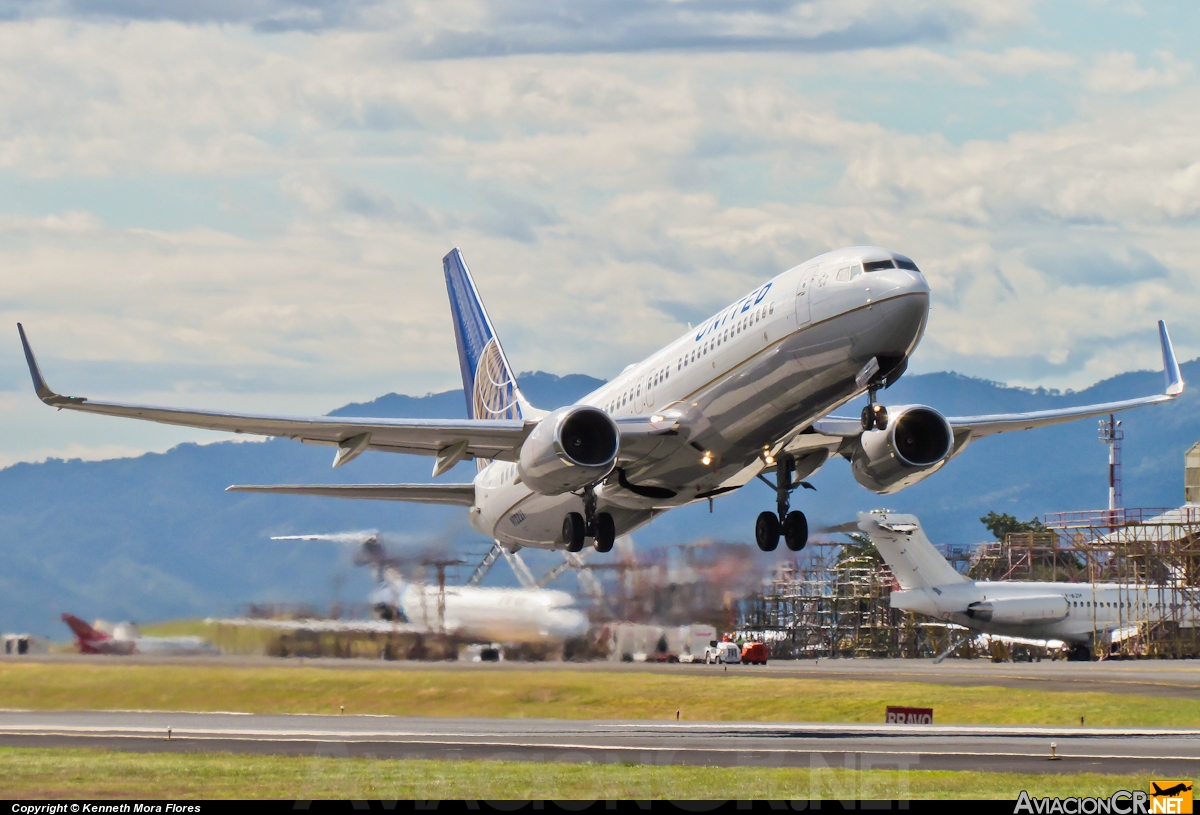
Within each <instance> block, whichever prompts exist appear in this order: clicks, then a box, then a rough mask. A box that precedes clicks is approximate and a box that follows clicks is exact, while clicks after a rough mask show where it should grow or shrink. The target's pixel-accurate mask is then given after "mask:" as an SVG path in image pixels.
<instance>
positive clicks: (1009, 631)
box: [858, 510, 1200, 657]
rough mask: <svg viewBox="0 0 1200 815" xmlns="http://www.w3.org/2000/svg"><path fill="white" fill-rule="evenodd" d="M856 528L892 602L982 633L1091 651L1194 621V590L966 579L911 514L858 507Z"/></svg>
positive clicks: (1078, 652)
mask: <svg viewBox="0 0 1200 815" xmlns="http://www.w3.org/2000/svg"><path fill="white" fill-rule="evenodd" d="M858 519H859V524H858V528H859V529H861V530H862V531H863V532H864V533H866V535H867V536H868V537H869V538H870V539H871V542H872V543H874V544H875V548H876V549H878V550H879V554H880V555H881V556H882V557H883V560H884V562H885V563H887V565H888V568H890V569H891V570H892V574H893V575H894V576H895V578H896V581H897V582H898V583H899V584H900V588H901V591H894V592H892V596H891V605H892V608H898V609H903V610H904V611H914V612H916V613H918V614H925V615H927V616H930V617H935V618H937V619H939V620H946V621H948V622H953V623H956V624H958V625H961V626H964V627H966V628H969V629H970V630H972V631H977V632H980V633H984V634H996V635H1000V636H1006V637H1016V638H1021V639H1036V640H1048V639H1056V640H1062V641H1063V642H1068V643H1071V644H1073V645H1074V646H1075V649H1074V651H1075V654H1074V655H1075V656H1076V657H1084V656H1085V655H1087V656H1090V654H1091V651H1092V647H1093V645H1094V644H1095V640H1096V638H1097V637H1099V638H1100V639H1101V640H1103V639H1104V638H1105V637H1106V636H1107V637H1111V636H1112V635H1113V633H1114V632H1117V631H1122V630H1127V629H1130V628H1135V627H1137V626H1139V625H1144V624H1147V623H1154V622H1159V621H1162V620H1174V621H1176V622H1181V623H1182V624H1183V625H1190V626H1195V625H1200V591H1197V590H1196V589H1191V588H1183V587H1172V586H1158V585H1147V584H1141V585H1134V584H1125V583H1043V582H1034V581H1019V580H996V581H984V580H971V579H969V578H967V577H965V576H964V575H962V574H960V573H959V572H957V571H956V570H955V569H954V567H953V566H951V565H950V564H949V563H948V562H947V561H946V559H945V558H944V557H942V555H941V554H940V553H939V552H938V550H937V549H936V548H934V546H933V544H932V543H930V542H929V538H927V537H925V532H924V531H923V530H922V529H921V523H920V521H918V520H917V518H916V516H914V515H901V514H899V513H895V512H891V511H888V510H875V511H874V512H861V513H859V515H858Z"/></svg>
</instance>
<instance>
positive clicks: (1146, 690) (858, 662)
mask: <svg viewBox="0 0 1200 815" xmlns="http://www.w3.org/2000/svg"><path fill="white" fill-rule="evenodd" d="M9 660H12V661H17V660H20V661H37V662H49V663H55V664H63V665H69V664H89V665H94V664H109V665H139V664H140V665H148V664H153V665H163V664H179V665H212V666H221V665H228V666H231V667H275V668H287V667H298V666H305V667H316V668H326V669H329V670H343V671H354V670H383V671H430V670H435V671H446V670H450V671H524V672H531V673H536V672H539V671H599V672H614V671H616V672H635V673H636V672H646V673H661V674H676V675H702V674H725V675H730V676H742V675H750V676H764V677H774V678H780V679H830V680H838V681H844V682H851V683H852V682H862V681H880V682H925V683H931V684H935V685H957V686H964V687H965V686H990V687H1002V688H1022V689H1035V690H1047V691H1091V692H1099V693H1132V694H1138V695H1142V696H1161V697H1169V698H1178V699H1197V700H1200V660H1129V661H1106V662H1090V663H1089V662H1062V661H1058V662H1052V661H1044V662H1022V663H992V662H989V661H987V660H981V659H976V660H947V661H946V662H943V663H942V664H941V665H934V664H933V661H932V660H921V659H854V660H848V659H832V660H824V659H823V660H819V661H812V660H788V661H784V660H779V661H773V662H771V663H770V664H769V665H766V666H757V665H754V666H751V665H732V666H729V670H728V671H725V670H724V666H711V665H703V664H694V665H679V664H653V663H621V662H605V661H599V662H507V663H499V664H497V663H471V662H400V661H397V662H389V661H384V660H362V659H276V658H271V657H241V656H216V657H181V656H165V655H164V656H155V655H137V656H128V657H98V656H81V655H79V654H49V655H46V654H41V655H36V656H24V657H4V656H0V662H6V661H9Z"/></svg>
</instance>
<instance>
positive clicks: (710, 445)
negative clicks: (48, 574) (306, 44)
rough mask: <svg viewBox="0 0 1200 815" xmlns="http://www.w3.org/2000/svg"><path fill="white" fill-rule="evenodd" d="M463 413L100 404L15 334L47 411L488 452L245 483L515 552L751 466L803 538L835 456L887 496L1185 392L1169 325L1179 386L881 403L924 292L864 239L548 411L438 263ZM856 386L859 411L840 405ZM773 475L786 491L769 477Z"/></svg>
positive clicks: (621, 520)
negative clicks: (1105, 393) (469, 529)
mask: <svg viewBox="0 0 1200 815" xmlns="http://www.w3.org/2000/svg"><path fill="white" fill-rule="evenodd" d="M443 267H444V271H445V276H446V286H447V288H448V290H449V294H450V309H451V312H452V314H453V321H454V331H455V336H456V338H457V340H458V353H459V363H460V366H461V368H462V378H463V389H464V391H465V394H466V399H467V417H468V418H467V419H465V420H434V419H353V418H340V417H327V416H320V417H312V418H289V417H283V416H254V415H241V414H234V413H222V412H216V411H201V410H188V409H182V408H164V407H148V406H140V405H126V404H116V403H111V402H97V401H92V400H91V399H86V398H83V397H78V396H62V395H59V394H58V393H55V392H54V391H52V390H51V389H50V388H49V386H47V384H46V381H45V379H44V378H43V377H42V375H41V372H40V371H39V370H38V367H37V363H36V361H35V360H34V356H33V352H32V351H31V350H30V347H29V343H28V341H27V340H26V338H25V332H24V329H22V328H20V325H18V329H20V333H21V341H22V343H23V345H24V348H25V356H26V359H27V360H28V363H29V369H30V373H31V374H32V376H33V382H34V387H35V389H36V391H37V394H38V396H39V397H41V399H42V401H43V402H45V403H46V404H48V405H50V406H51V407H55V408H65V409H68V410H81V411H87V412H91V413H103V414H107V415H111V416H124V417H129V418H135V419H144V420H147V421H154V422H162V423H165V424H175V425H184V426H187V427H200V428H207V429H210V430H223V431H229V432H233V433H247V434H254V435H262V436H284V437H287V438H291V439H297V440H299V441H302V442H307V443H309V444H326V445H333V446H336V447H337V452H336V454H335V456H334V460H333V466H335V467H338V466H341V465H343V464H346V463H347V462H349V461H351V460H352V459H354V458H355V457H356V456H358V455H359V454H361V453H362V452H364V451H366V450H382V451H387V452H393V453H412V454H418V455H428V456H434V457H436V461H435V463H434V466H433V475H434V477H435V478H436V477H437V476H439V475H442V474H443V473H445V472H446V471H448V470H450V469H451V468H452V467H453V466H454V465H455V464H457V463H459V462H460V461H462V460H463V459H470V458H473V459H476V460H477V462H478V464H479V472H478V475H476V476H475V479H474V481H473V483H470V484H363V485H348V486H347V485H335V486H319V485H279V486H235V487H230V488H229V489H231V490H235V491H240V492H274V493H289V494H294V495H325V496H337V497H343V498H373V499H383V500H392V501H415V502H424V503H435V504H458V505H461V506H464V507H468V508H469V513H470V521H471V524H472V526H474V527H475V529H477V530H479V531H480V532H482V533H483V534H484V535H487V536H489V537H492V538H494V539H495V540H496V541H498V542H499V543H500V544H501V545H503V546H505V547H507V548H510V549H512V548H516V547H521V546H535V547H541V548H546V549H553V548H558V547H566V548H567V549H568V550H569V551H573V552H577V551H579V550H580V549H582V547H583V545H584V542H585V539H587V538H590V539H592V540H593V542H594V545H595V547H596V549H597V550H599V551H601V552H607V551H609V550H610V549H611V548H612V545H613V541H614V539H615V537H616V536H617V535H621V534H627V533H629V532H631V531H633V530H634V529H637V528H638V527H640V526H642V525H643V524H646V523H648V522H649V521H650V520H652V519H653V518H654V517H655V516H657V515H659V514H661V513H663V512H666V511H667V510H669V509H672V508H674V507H678V506H683V505H684V504H689V503H692V502H695V501H704V500H708V499H711V498H714V497H716V496H719V495H722V494H724V493H727V492H731V491H732V490H736V489H738V488H739V487H742V486H744V485H745V484H747V483H749V482H750V481H752V480H754V479H755V478H756V477H759V478H762V480H763V481H766V482H767V483H768V484H769V485H770V486H771V488H772V489H774V490H775V493H776V500H775V511H773V512H770V511H768V512H763V513H762V514H760V515H759V516H758V521H757V523H756V527H755V538H756V540H757V542H758V545H759V546H760V547H761V548H762V549H764V550H766V551H770V550H773V549H774V548H775V547H776V546H777V545H778V543H779V538H780V535H781V533H782V535H783V538H784V540H785V541H786V543H787V545H788V547H789V548H791V549H793V550H799V549H801V548H803V546H804V544H805V542H806V541H807V540H808V522H807V520H806V518H805V516H804V514H803V513H802V512H799V511H792V510H791V507H790V495H791V493H792V491H794V490H795V489H797V488H798V487H800V486H808V485H807V482H805V481H804V479H805V478H807V477H809V476H810V475H812V474H813V473H814V472H816V471H817V470H818V469H819V468H820V467H821V466H822V465H823V464H824V463H825V461H826V460H827V459H828V458H830V456H832V455H834V454H837V455H841V456H843V457H844V458H846V459H847V460H848V461H849V462H850V465H851V468H852V470H853V473H854V477H855V478H856V479H857V480H858V482H859V483H860V484H862V485H863V486H864V487H866V488H868V489H870V490H873V491H874V492H877V493H881V494H886V493H891V492H895V491H897V490H900V489H903V488H904V487H907V486H909V485H910V484H914V483H916V482H917V481H920V480H921V479H923V478H926V477H928V476H930V475H932V474H933V473H935V472H936V471H937V470H939V469H940V468H941V467H942V466H944V465H945V464H946V462H948V461H949V460H950V459H951V458H953V457H954V456H956V455H958V454H959V453H961V452H962V451H963V449H964V448H966V446H967V445H968V444H969V443H970V442H971V441H972V440H974V439H978V438H980V437H983V436H990V435H992V434H995V433H1003V432H1005V431H1008V430H1026V429H1029V428H1033V427H1038V426H1041V425H1049V424H1057V423H1059V422H1066V421H1071V420H1073V419H1080V418H1085V417H1089V416H1099V415H1103V414H1108V413H1112V412H1114V411H1119V410H1125V409H1127V408H1133V407H1139V406H1141V405H1152V404H1156V403H1159V402H1164V401H1167V400H1169V399H1172V398H1174V397H1176V396H1178V395H1179V394H1180V393H1182V392H1183V379H1182V377H1181V375H1180V372H1179V366H1178V364H1177V363H1176V361H1175V354H1174V351H1173V350H1172V348H1171V343H1170V339H1169V337H1168V335H1167V329H1166V326H1165V325H1164V324H1163V323H1162V322H1159V335H1160V340H1161V344H1162V356H1163V366H1164V369H1165V373H1166V391H1165V392H1164V393H1163V394H1160V395H1156V396H1149V397H1143V398H1138V399H1129V400H1125V401H1121V402H1114V403H1110V404H1103V405H1091V406H1085V407H1077V408H1069V409H1065V410H1051V411H1040V412H1036V413H1016V414H1001V415H992V416H964V417H951V418H947V417H945V416H943V415H942V414H941V413H939V412H938V411H937V410H935V409H934V408H931V407H926V406H923V405H904V406H893V407H891V408H885V407H884V406H883V405H880V404H878V403H877V401H876V398H875V397H876V392H877V391H878V390H879V389H881V388H886V387H888V386H890V385H891V384H892V383H893V382H895V381H896V380H897V379H898V378H899V377H900V375H901V374H902V373H903V372H904V370H905V368H906V367H907V365H908V359H909V356H910V355H911V354H912V353H913V351H914V350H915V349H916V347H917V343H918V342H919V341H920V339H921V335H922V333H923V332H924V330H925V325H926V321H927V319H928V317H929V286H928V285H927V283H926V282H925V278H924V277H923V276H922V274H921V272H920V271H919V270H918V269H917V266H916V264H915V263H913V262H912V260H910V259H909V258H907V257H905V256H904V255H900V254H897V253H895V252H892V251H889V250H887V249H881V248H879V247H873V246H856V247H851V248H848V249H841V250H838V251H836V252H830V253H828V254H824V255H821V256H819V257H816V258H813V259H812V260H810V261H808V262H806V263H802V264H800V265H799V266H796V267H795V268H792V269H789V270H788V271H786V272H784V273H783V274H780V275H779V276H777V277H775V278H773V279H771V280H769V281H767V282H765V283H764V284H763V285H761V286H759V287H757V288H755V289H754V290H753V291H751V292H750V293H749V294H747V295H746V296H745V297H742V298H740V299H738V300H737V301H736V302H735V303H733V304H731V305H730V306H728V307H727V308H724V309H722V310H721V311H720V312H718V313H717V314H715V315H713V316H712V317H711V318H710V319H708V320H705V321H704V322H703V323H702V324H701V325H700V327H699V328H696V329H689V331H688V332H687V333H686V334H684V335H683V336H681V337H680V338H679V339H677V340H675V341H674V342H672V343H671V344H669V345H668V346H666V347H665V348H663V349H662V350H660V351H656V352H655V353H653V354H651V355H650V356H649V357H648V358H647V359H645V360H643V361H641V362H637V363H634V364H633V365H630V366H629V367H628V368H626V369H625V370H624V371H622V372H621V374H620V375H619V376H617V377H616V378H614V379H613V380H612V381H611V382H608V383H607V384H605V385H603V386H602V387H600V388H599V389H598V390H596V391H594V392H593V393H590V394H588V395H587V396H585V397H584V398H583V399H581V400H579V402H577V403H576V404H573V405H568V406H566V407H560V408H558V409H557V410H554V411H551V412H547V411H544V410H539V409H537V408H535V407H534V406H533V405H531V404H530V403H529V402H528V400H526V398H525V397H524V396H523V395H522V393H521V390H520V388H519V387H518V386H517V380H516V377H515V376H514V374H513V369H512V366H510V365H509V363H508V359H507V358H506V357H505V354H504V351H503V350H502V349H501V347H500V342H499V339H498V338H497V336H496V331H495V329H494V327H493V326H492V322H491V320H490V319H489V318H488V315H487V312H486V310H485V309H484V306H483V302H482V300H481V299H480V297H479V292H478V291H477V289H476V287H475V282H474V280H473V279H472V277H471V275H470V272H469V271H468V270H467V266H466V263H465V262H464V261H463V257H462V254H461V253H460V252H459V251H458V249H454V250H452V251H451V252H450V253H449V254H448V255H446V257H445V258H444V259H443ZM863 393H867V394H869V396H870V405H869V406H868V407H867V408H865V409H864V410H863V415H862V416H861V418H852V419H847V418H837V417H834V416H831V415H830V414H831V412H832V411H834V410H836V409H837V408H838V407H840V406H842V405H844V404H846V403H847V402H849V401H850V400H852V399H854V398H855V397H857V396H860V395H861V394H863ZM766 471H771V472H772V473H773V474H774V482H771V481H770V480H768V479H767V478H766V477H765V476H763V473H764V472H766Z"/></svg>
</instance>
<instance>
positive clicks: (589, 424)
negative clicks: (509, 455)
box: [517, 406, 621, 495]
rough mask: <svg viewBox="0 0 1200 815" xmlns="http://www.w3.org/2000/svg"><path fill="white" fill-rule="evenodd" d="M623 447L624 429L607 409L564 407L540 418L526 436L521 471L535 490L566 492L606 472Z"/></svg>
mask: <svg viewBox="0 0 1200 815" xmlns="http://www.w3.org/2000/svg"><path fill="white" fill-rule="evenodd" d="M620 445H621V431H620V430H618V429H617V423H616V422H614V421H613V420H612V417H611V416H609V415H608V414H607V413H605V412H604V411H603V410H599V409H598V408H594V407H586V406H575V407H565V408H561V409H559V410H556V411H554V412H553V413H551V414H550V415H549V416H547V417H546V418H544V419H542V420H541V421H540V422H538V426H537V427H535V428H534V429H533V432H532V433H530V434H529V437H528V438H527V439H525V443H524V444H523V445H521V457H520V459H519V461H518V462H517V472H518V474H519V475H520V477H521V480H522V481H523V482H525V484H526V485H528V486H529V488H530V489H531V490H533V491H535V492H539V493H541V494H542V495H562V494H563V493H565V492H572V491H574V490H578V489H581V488H583V487H586V486H587V485H588V484H594V483H596V482H597V481H599V480H600V479H602V478H604V477H605V476H606V475H608V474H609V473H610V472H611V471H612V468H613V465H614V464H615V463H616V461H617V449H618V448H619V447H620Z"/></svg>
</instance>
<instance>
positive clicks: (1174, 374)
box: [1158, 320, 1183, 396]
mask: <svg viewBox="0 0 1200 815" xmlns="http://www.w3.org/2000/svg"><path fill="white" fill-rule="evenodd" d="M1158 339H1159V341H1160V342H1161V343H1162V358H1163V376H1165V377H1166V379H1167V389H1166V391H1165V392H1166V394H1167V396H1178V395H1179V394H1181V393H1183V373H1182V372H1181V371H1180V370H1179V361H1178V360H1176V359H1175V348H1174V346H1172V345H1171V335H1170V334H1168V333H1167V324H1166V323H1165V322H1163V321H1162V320H1159V321H1158Z"/></svg>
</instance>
